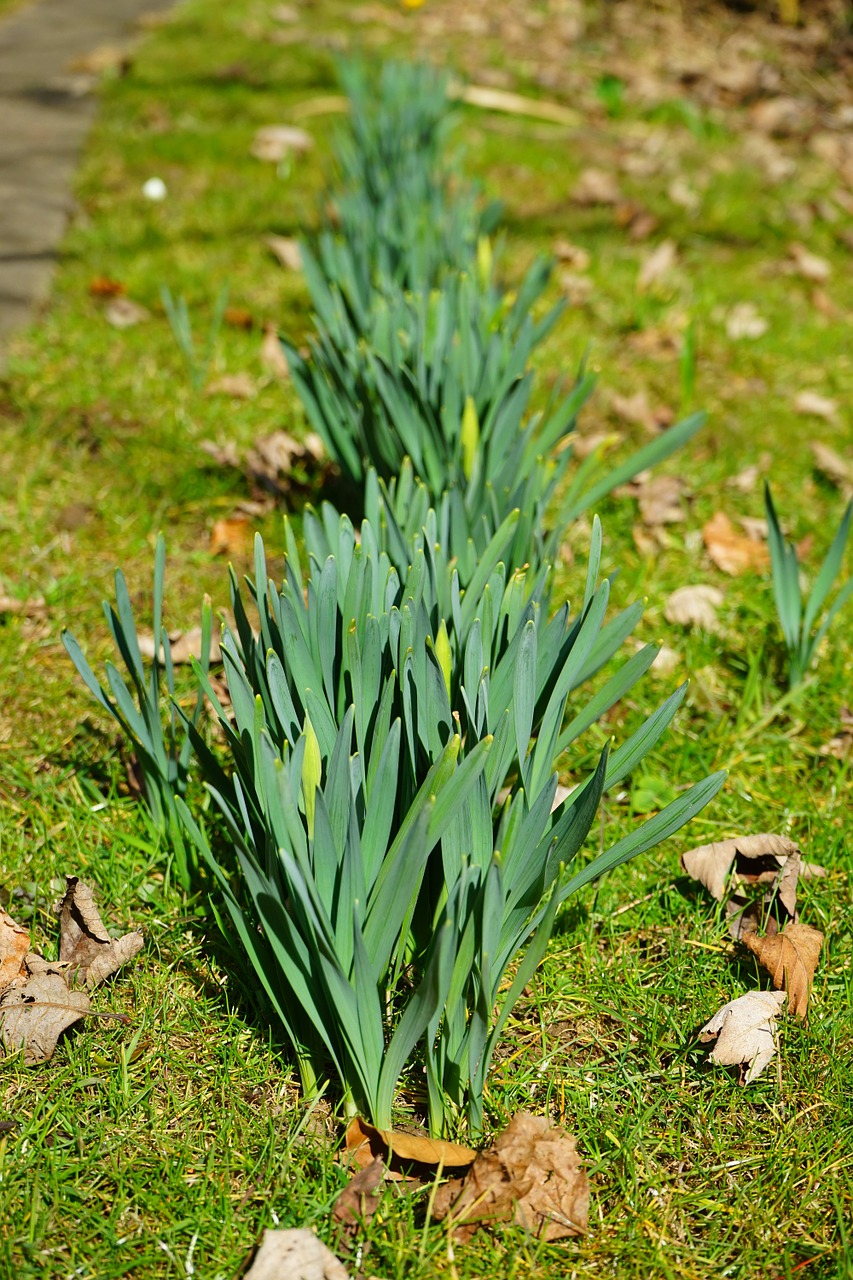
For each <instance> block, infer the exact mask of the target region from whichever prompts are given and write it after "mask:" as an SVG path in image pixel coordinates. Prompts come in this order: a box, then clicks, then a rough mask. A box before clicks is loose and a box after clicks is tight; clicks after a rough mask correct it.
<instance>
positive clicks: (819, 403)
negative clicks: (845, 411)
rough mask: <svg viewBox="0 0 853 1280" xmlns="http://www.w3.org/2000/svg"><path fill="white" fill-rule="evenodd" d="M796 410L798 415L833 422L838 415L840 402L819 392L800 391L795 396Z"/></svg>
mask: <svg viewBox="0 0 853 1280" xmlns="http://www.w3.org/2000/svg"><path fill="white" fill-rule="evenodd" d="M794 408H795V409H796V411H797V413H802V414H805V415H806V416H808V417H812V418H826V419H827V420H828V421H831V420H832V419H833V418H834V417H835V416H836V415H837V413H838V402H837V401H836V400H831V399H830V398H829V397H828V396H822V395H820V393H819V392H817V391H799V392H797V394H796V395H795V396H794Z"/></svg>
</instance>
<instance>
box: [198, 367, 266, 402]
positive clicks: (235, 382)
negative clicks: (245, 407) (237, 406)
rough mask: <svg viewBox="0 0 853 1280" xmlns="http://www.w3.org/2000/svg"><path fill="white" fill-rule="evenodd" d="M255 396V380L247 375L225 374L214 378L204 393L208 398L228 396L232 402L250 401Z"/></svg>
mask: <svg viewBox="0 0 853 1280" xmlns="http://www.w3.org/2000/svg"><path fill="white" fill-rule="evenodd" d="M256 394H257V387H256V386H255V380H254V378H253V377H252V376H251V374H248V373H226V374H223V376H222V377H221V378H214V380H213V382H211V383H209V384H208V386H207V389H206V391H205V395H208V396H230V397H231V398H232V399H233V400H251V399H252V398H253V397H254V396H255V395H256Z"/></svg>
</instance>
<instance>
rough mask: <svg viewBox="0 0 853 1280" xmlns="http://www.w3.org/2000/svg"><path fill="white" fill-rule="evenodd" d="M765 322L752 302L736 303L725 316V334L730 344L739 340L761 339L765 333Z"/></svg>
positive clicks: (766, 324)
mask: <svg viewBox="0 0 853 1280" xmlns="http://www.w3.org/2000/svg"><path fill="white" fill-rule="evenodd" d="M769 327H770V326H769V325H768V323H767V321H766V320H765V319H764V317H763V316H761V315H759V314H758V308H757V307H756V305H755V303H754V302H738V303H737V304H736V305H735V306H733V307H732V309H731V310H730V311H729V313H728V315H727V316H726V333H727V334H728V335H729V337H730V338H731V340H732V342H739V341H740V339H741V338H761V337H763V336H764V334H765V333H766V332H767V330H768V328H769Z"/></svg>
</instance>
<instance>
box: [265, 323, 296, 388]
mask: <svg viewBox="0 0 853 1280" xmlns="http://www.w3.org/2000/svg"><path fill="white" fill-rule="evenodd" d="M260 358H261V364H262V365H263V366H264V368H265V369H266V371H267V373H270V374H272V376H273V377H274V378H278V379H280V380H281V381H282V382H283V381H284V380H285V379H286V378H289V377H290V368H289V366H288V363H287V356H286V355H285V354H284V351H283V350H282V346H281V342H280V341H279V337H278V331H277V329H276V327H275V325H274V324H268V325H265V326H264V339H263V342H262V343H261V351H260Z"/></svg>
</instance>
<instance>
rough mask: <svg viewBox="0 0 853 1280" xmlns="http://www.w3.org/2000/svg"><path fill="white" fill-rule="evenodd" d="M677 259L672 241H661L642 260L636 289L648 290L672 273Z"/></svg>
mask: <svg viewBox="0 0 853 1280" xmlns="http://www.w3.org/2000/svg"><path fill="white" fill-rule="evenodd" d="M677 258H678V250H677V248H676V244H675V241H674V240H662V241H661V243H660V244H659V245H657V247H656V248H654V249H652V251H651V253H650V254H648V256H647V257H646V258H644V259H643V264H642V266H641V267H640V272H639V275H638V276H637V288H638V289H648V288H649V287H650V286H651V285H653V284H656V283H657V282H658V281H659V280H662V279H663V277H664V276H666V275H668V274H669V273H670V271H672V269H673V267H674V266H675V264H676V261H677Z"/></svg>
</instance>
